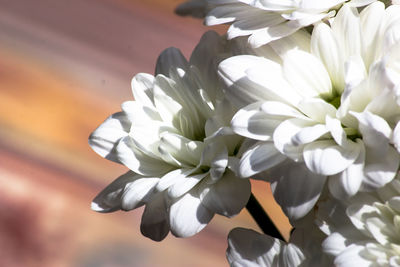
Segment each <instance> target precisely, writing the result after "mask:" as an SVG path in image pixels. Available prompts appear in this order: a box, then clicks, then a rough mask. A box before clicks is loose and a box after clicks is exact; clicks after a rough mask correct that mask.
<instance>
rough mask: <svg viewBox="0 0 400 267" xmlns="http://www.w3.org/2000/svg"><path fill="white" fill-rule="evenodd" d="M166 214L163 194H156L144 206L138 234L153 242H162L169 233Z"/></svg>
mask: <svg viewBox="0 0 400 267" xmlns="http://www.w3.org/2000/svg"><path fill="white" fill-rule="evenodd" d="M169 227H170V226H169V222H168V212H167V206H166V204H165V200H164V195H163V193H158V194H157V195H156V196H155V197H153V198H152V200H151V201H150V202H148V203H147V204H146V207H145V209H144V211H143V215H142V221H141V223H140V232H141V233H142V234H143V235H144V236H146V237H148V238H150V239H152V240H154V241H161V240H163V239H164V238H165V237H166V236H167V235H168V232H169Z"/></svg>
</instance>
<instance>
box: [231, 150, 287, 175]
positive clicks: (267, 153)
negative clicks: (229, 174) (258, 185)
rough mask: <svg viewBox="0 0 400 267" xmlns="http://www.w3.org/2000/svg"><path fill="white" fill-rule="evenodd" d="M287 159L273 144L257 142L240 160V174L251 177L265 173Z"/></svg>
mask: <svg viewBox="0 0 400 267" xmlns="http://www.w3.org/2000/svg"><path fill="white" fill-rule="evenodd" d="M285 159H286V156H285V155H283V154H281V153H280V152H279V151H278V150H277V149H276V148H275V145H274V143H272V142H257V143H256V144H255V145H253V146H252V147H250V148H249V149H248V150H247V151H246V152H245V153H244V154H243V156H242V158H241V159H240V163H239V164H240V165H239V174H240V176H241V177H250V176H253V175H255V174H257V173H260V172H262V171H265V170H267V169H269V168H271V167H273V166H275V165H277V164H279V163H281V162H282V161H284V160H285Z"/></svg>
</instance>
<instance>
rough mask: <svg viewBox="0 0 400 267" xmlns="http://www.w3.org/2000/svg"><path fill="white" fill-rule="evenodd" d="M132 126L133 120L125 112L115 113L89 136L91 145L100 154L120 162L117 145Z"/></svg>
mask: <svg viewBox="0 0 400 267" xmlns="http://www.w3.org/2000/svg"><path fill="white" fill-rule="evenodd" d="M130 127H131V122H130V121H129V119H128V117H127V116H126V114H125V113H124V112H118V113H115V114H113V115H111V116H110V117H108V118H107V119H106V120H105V121H104V122H103V123H102V124H101V125H100V126H99V127H98V128H97V129H96V130H95V131H94V132H93V133H92V134H91V135H90V136H89V145H90V146H91V147H92V149H93V150H94V151H95V152H96V153H97V154H99V155H100V156H102V157H104V158H106V159H108V160H111V161H115V162H118V163H119V162H120V161H119V160H118V156H117V152H116V147H117V145H118V143H119V141H120V140H121V139H122V138H124V137H125V136H127V135H128V133H129V130H130Z"/></svg>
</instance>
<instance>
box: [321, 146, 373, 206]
mask: <svg viewBox="0 0 400 267" xmlns="http://www.w3.org/2000/svg"><path fill="white" fill-rule="evenodd" d="M359 142H361V141H359ZM364 161H365V148H364V145H363V144H361V145H360V154H359V155H358V157H357V159H356V160H355V162H354V163H353V164H351V165H350V166H349V167H347V168H346V169H345V170H344V171H342V172H340V173H338V174H335V175H333V176H331V177H329V182H328V185H329V191H330V192H331V193H332V195H333V196H334V197H336V198H337V199H346V198H349V197H351V196H353V195H355V194H356V193H357V192H358V190H359V189H360V186H361V183H362V181H363V179H364Z"/></svg>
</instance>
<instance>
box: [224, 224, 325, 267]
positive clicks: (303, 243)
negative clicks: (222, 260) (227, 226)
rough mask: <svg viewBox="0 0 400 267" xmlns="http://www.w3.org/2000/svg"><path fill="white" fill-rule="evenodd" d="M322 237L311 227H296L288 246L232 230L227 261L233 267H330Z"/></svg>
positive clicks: (271, 239)
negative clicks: (323, 247)
mask: <svg viewBox="0 0 400 267" xmlns="http://www.w3.org/2000/svg"><path fill="white" fill-rule="evenodd" d="M324 237H325V235H324V234H323V233H322V232H321V231H320V230H319V229H318V228H317V227H316V226H315V225H313V224H312V223H310V222H308V224H307V225H306V227H298V228H295V230H294V231H293V232H292V233H291V236H290V240H289V242H288V243H286V242H284V241H282V240H279V239H277V238H273V237H271V236H268V235H264V234H259V233H257V232H256V231H253V230H250V229H244V228H235V229H233V230H232V231H231V232H230V233H229V235H228V249H227V253H226V255H227V259H228V261H229V264H230V266H234V267H253V266H254V267H255V266H260V267H270V266H276V267H298V266H309V267H314V266H315V267H317V266H326V267H329V266H332V262H331V260H330V258H329V257H328V255H327V254H325V253H323V252H322V247H321V243H322V241H323V238H324Z"/></svg>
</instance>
